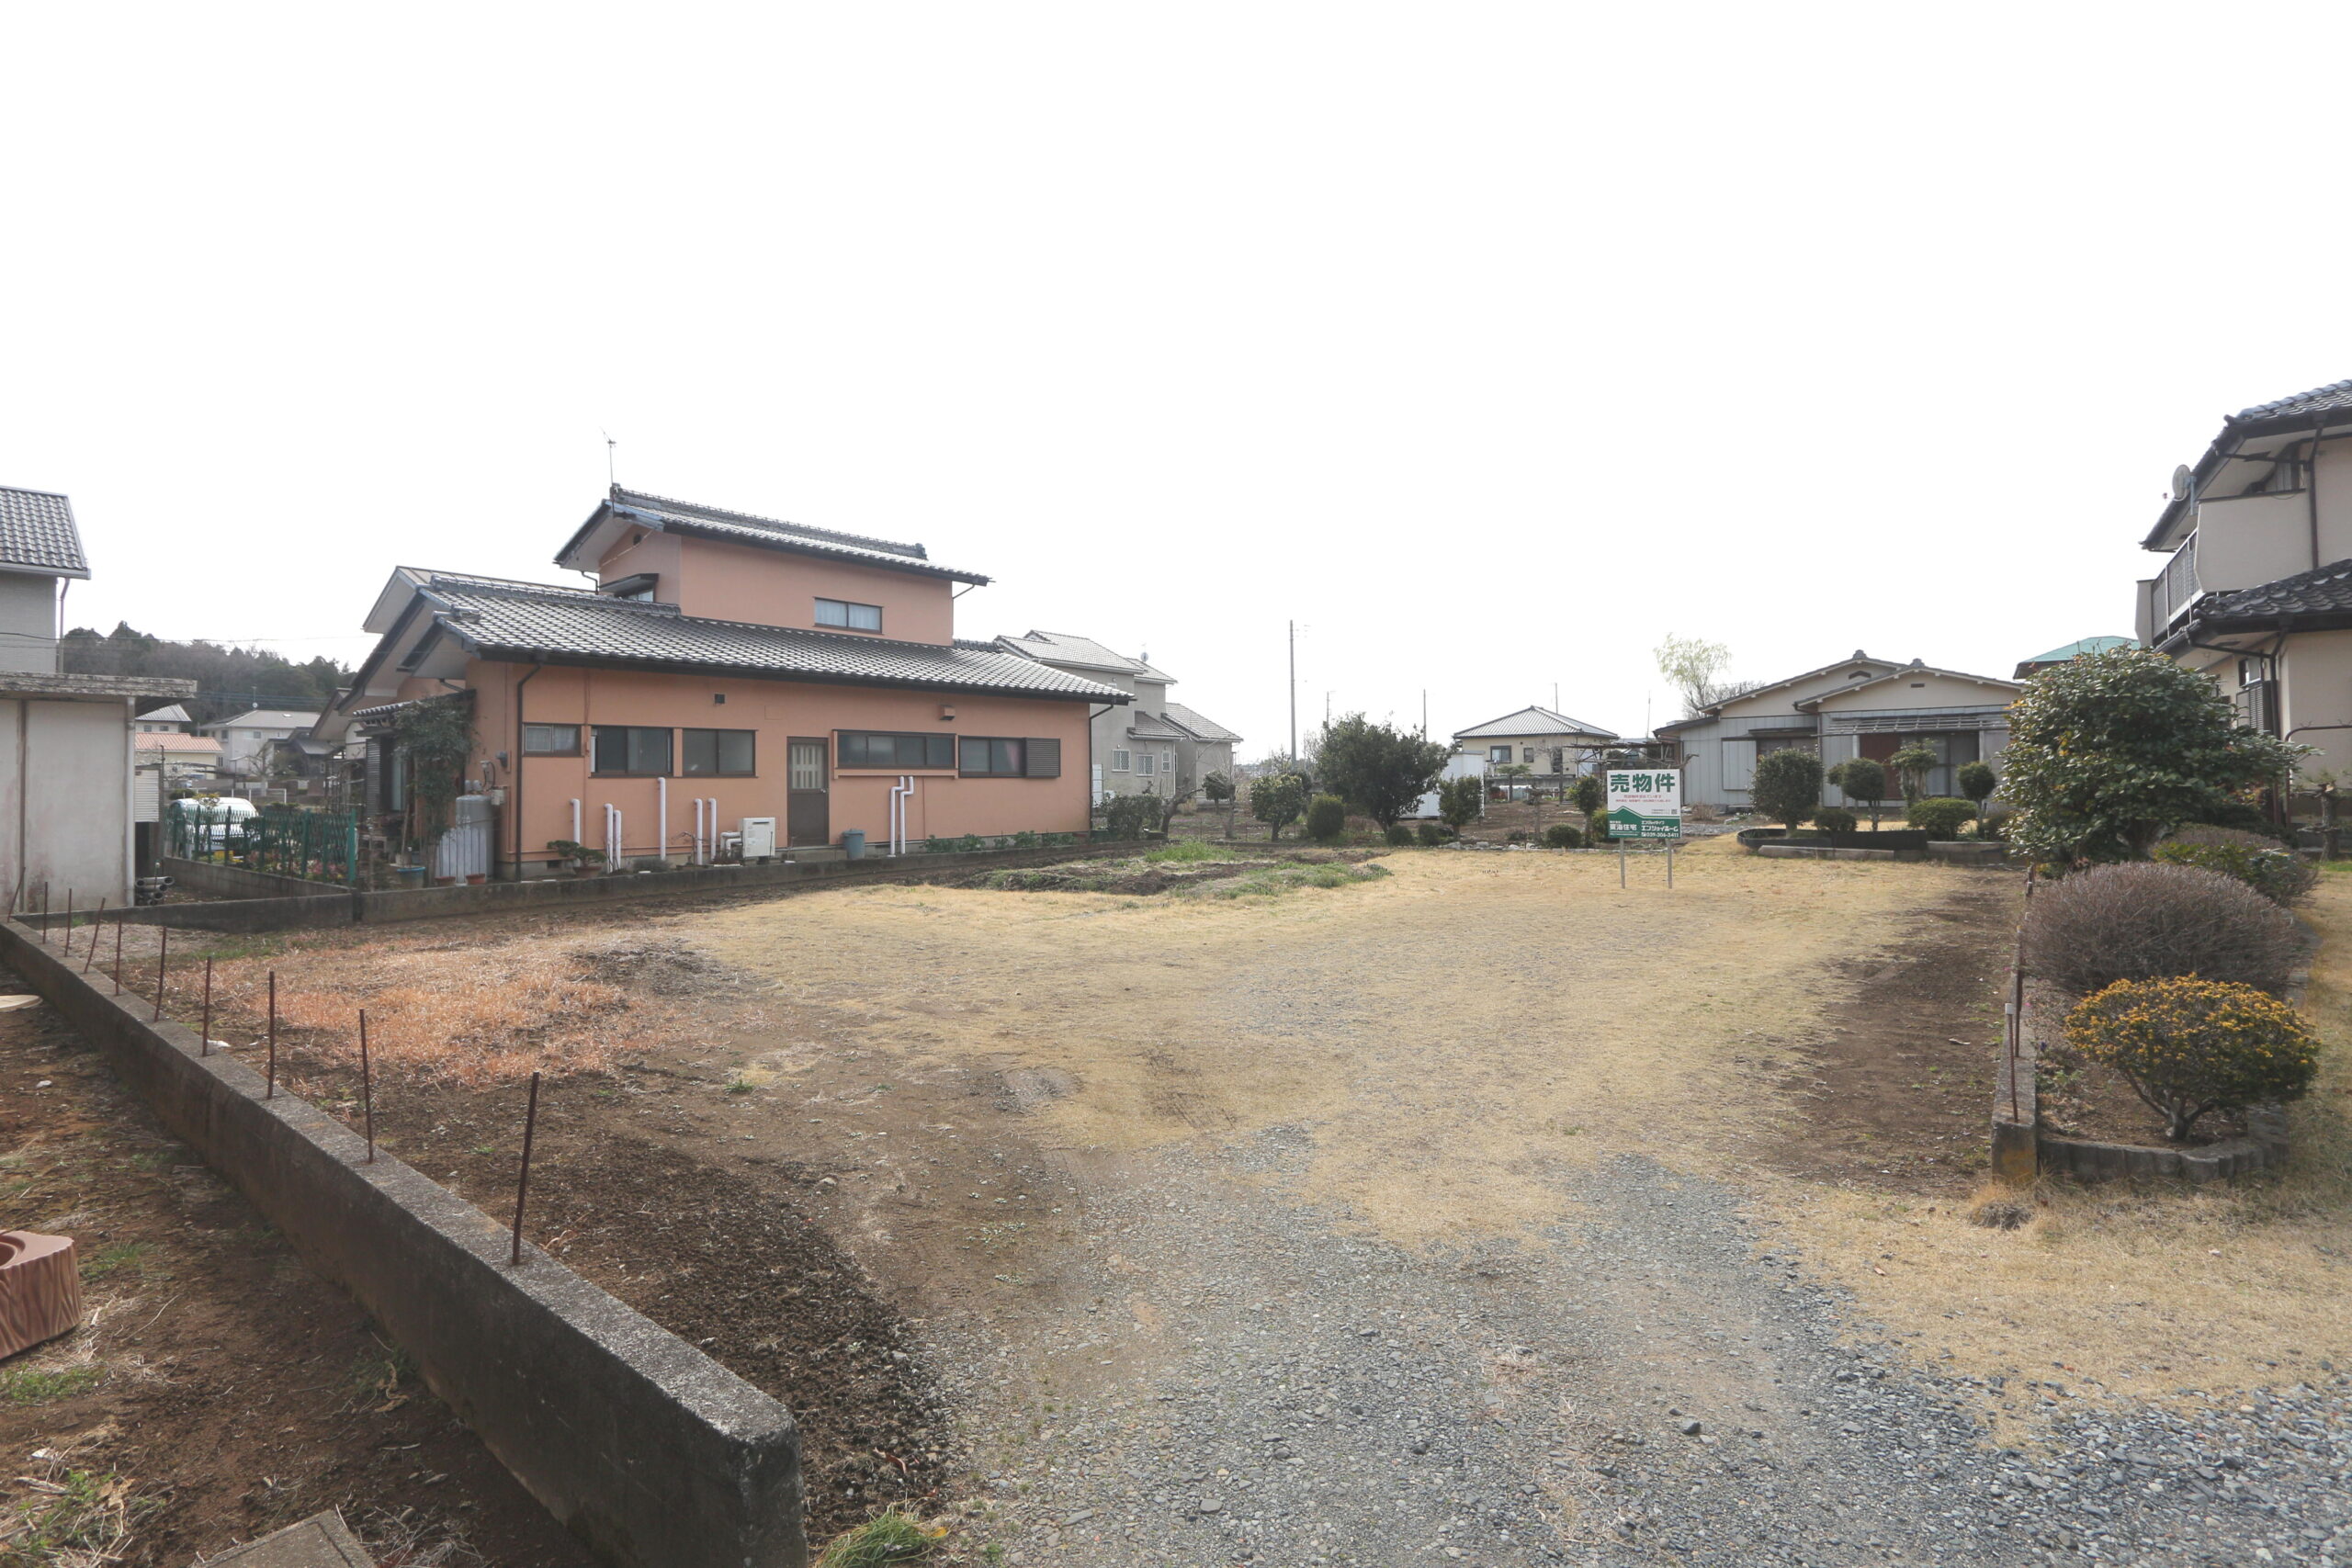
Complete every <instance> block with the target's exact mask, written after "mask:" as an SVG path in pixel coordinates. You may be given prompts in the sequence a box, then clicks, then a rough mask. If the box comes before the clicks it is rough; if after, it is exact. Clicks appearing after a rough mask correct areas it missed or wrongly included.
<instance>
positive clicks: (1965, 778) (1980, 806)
mask: <svg viewBox="0 0 2352 1568" xmlns="http://www.w3.org/2000/svg"><path fill="white" fill-rule="evenodd" d="M1952 782H1953V783H1954V784H1958V785H1959V786H1960V793H1961V794H1962V795H1964V796H1966V797H1967V798H1968V799H1970V800H1973V801H1974V802H1975V803H1976V815H1978V816H1979V817H1982V816H1984V815H1985V802H1986V801H1988V800H1990V799H1992V798H1993V792H1994V791H1995V790H1996V789H1998V788H1999V787H2000V786H2001V781H2000V779H1999V778H1998V777H1997V776H1996V775H1995V773H1994V772H1993V770H1992V769H1991V768H1990V767H1988V766H1987V765H1985V763H1983V762H1962V764H1961V765H1960V772H1959V773H1955V774H1953V775H1952Z"/></svg>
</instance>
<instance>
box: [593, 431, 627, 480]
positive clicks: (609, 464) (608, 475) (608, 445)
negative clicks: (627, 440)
mask: <svg viewBox="0 0 2352 1568" xmlns="http://www.w3.org/2000/svg"><path fill="white" fill-rule="evenodd" d="M598 434H601V435H603V436H604V438H605V484H606V485H607V486H609V487H610V488H612V489H614V490H618V489H620V488H621V481H620V480H619V479H616V478H614V477H613V448H614V447H616V446H619V445H620V443H619V442H617V441H616V440H614V439H613V433H612V432H611V431H609V430H606V431H600V432H599V433H598Z"/></svg>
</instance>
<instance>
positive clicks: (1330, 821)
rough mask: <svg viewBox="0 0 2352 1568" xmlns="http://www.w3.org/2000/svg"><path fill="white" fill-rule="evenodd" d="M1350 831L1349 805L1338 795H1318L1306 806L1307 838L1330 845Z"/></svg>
mask: <svg viewBox="0 0 2352 1568" xmlns="http://www.w3.org/2000/svg"><path fill="white" fill-rule="evenodd" d="M1347 830H1348V803H1347V802H1346V801H1344V800H1341V799H1340V797H1339V796H1338V795H1317V796H1316V797H1315V798H1314V799H1313V800H1311V801H1309V802H1307V805H1306V836H1307V837H1308V838H1310V839H1313V840H1316V841H1317V842H1318V843H1325V844H1328V843H1329V842H1331V841H1332V840H1335V839H1337V838H1339V836H1340V834H1342V833H1344V832H1346V831H1347Z"/></svg>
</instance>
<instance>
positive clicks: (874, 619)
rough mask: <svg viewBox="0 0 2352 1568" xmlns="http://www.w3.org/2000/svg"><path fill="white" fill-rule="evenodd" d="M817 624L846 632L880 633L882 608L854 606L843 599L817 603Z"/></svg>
mask: <svg viewBox="0 0 2352 1568" xmlns="http://www.w3.org/2000/svg"><path fill="white" fill-rule="evenodd" d="M817 624H818V625H819V626H839V627H841V628H842V630H844V631H853V632H878V631H880V630H881V629H882V606H881V605H879V604H851V603H849V602H848V601H847V600H842V599H820V600H818V601H817Z"/></svg>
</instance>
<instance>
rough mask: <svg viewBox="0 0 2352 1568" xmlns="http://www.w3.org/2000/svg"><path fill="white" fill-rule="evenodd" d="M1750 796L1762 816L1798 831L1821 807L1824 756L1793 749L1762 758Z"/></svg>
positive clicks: (1750, 785) (1759, 761) (1758, 762)
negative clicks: (1783, 823) (1822, 759)
mask: <svg viewBox="0 0 2352 1568" xmlns="http://www.w3.org/2000/svg"><path fill="white" fill-rule="evenodd" d="M1748 798H1749V799H1750V800H1752V801H1754V802H1755V803H1756V810H1757V812H1758V815H1759V816H1761V817H1763V818H1766V819H1767V820H1768V821H1774V822H1785V823H1787V824H1788V825H1789V831H1790V832H1792V833H1794V832H1795V831H1796V830H1797V828H1798V826H1799V825H1800V824H1801V823H1803V822H1804V819H1805V818H1808V817H1810V816H1812V815H1813V814H1814V813H1815V811H1817V810H1819V809H1820V807H1821V759H1820V758H1819V757H1816V756H1815V755H1814V754H1813V753H1812V752H1810V751H1799V750H1793V749H1789V750H1779V751H1774V752H1772V753H1771V754H1770V755H1769V756H1764V757H1759V758H1758V759H1757V761H1756V776H1755V778H1754V779H1753V780H1752V781H1751V782H1750V783H1749V784H1748Z"/></svg>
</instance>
